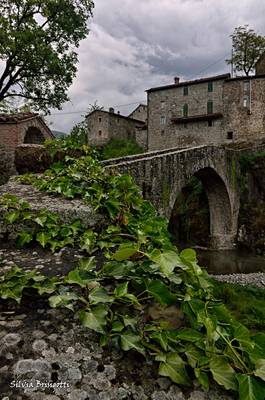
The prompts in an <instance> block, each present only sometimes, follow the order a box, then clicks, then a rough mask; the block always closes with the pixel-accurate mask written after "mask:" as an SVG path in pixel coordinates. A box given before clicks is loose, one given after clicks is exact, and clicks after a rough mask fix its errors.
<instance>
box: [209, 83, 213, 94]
mask: <svg viewBox="0 0 265 400" xmlns="http://www.w3.org/2000/svg"><path fill="white" fill-rule="evenodd" d="M208 92H213V82H208Z"/></svg>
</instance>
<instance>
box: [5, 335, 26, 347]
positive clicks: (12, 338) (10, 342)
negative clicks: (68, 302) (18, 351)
mask: <svg viewBox="0 0 265 400" xmlns="http://www.w3.org/2000/svg"><path fill="white" fill-rule="evenodd" d="M2 340H3V344H4V346H5V347H14V346H16V345H18V343H19V342H20V341H21V340H22V338H21V335H20V334H19V333H8V334H7V335H5V336H4V337H3V339H2Z"/></svg>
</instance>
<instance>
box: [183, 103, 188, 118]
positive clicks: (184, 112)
mask: <svg viewBox="0 0 265 400" xmlns="http://www.w3.org/2000/svg"><path fill="white" fill-rule="evenodd" d="M182 112H183V117H184V118H187V116H188V114H189V106H188V104H184V106H183V110H182Z"/></svg>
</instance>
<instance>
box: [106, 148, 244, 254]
mask: <svg viewBox="0 0 265 400" xmlns="http://www.w3.org/2000/svg"><path fill="white" fill-rule="evenodd" d="M244 151H245V150H244ZM241 154H242V151H241V150H233V149H231V148H227V147H225V146H198V147H193V148H188V149H182V150H179V149H174V148H173V149H168V150H162V151H156V152H149V153H144V154H140V155H137V156H127V157H124V158H117V159H111V160H108V161H105V162H104V164H105V165H107V166H108V167H110V168H115V169H116V170H118V171H119V172H121V173H129V174H130V175H132V176H133V178H134V180H135V182H136V183H137V184H138V185H139V186H140V187H141V189H142V193H143V196H144V197H145V198H146V199H148V200H150V201H151V202H152V203H153V204H154V206H155V207H156V208H157V210H158V211H159V214H160V215H163V216H165V217H167V218H170V215H171V213H172V210H173V207H174V203H175V201H176V197H177V195H178V193H180V192H181V189H182V188H183V187H184V186H185V185H186V184H187V183H188V181H189V179H190V178H191V177H192V176H196V177H197V178H199V179H200V180H201V182H202V184H203V187H204V190H205V192H206V194H207V197H208V202H209V209H210V246H211V247H212V248H215V249H231V248H233V246H234V243H235V240H236V236H237V230H238V213H239V207H240V188H239V179H238V178H239V176H240V166H239V157H240V155H241Z"/></svg>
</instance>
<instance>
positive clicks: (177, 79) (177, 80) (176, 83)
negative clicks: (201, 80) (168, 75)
mask: <svg viewBox="0 0 265 400" xmlns="http://www.w3.org/2000/svg"><path fill="white" fill-rule="evenodd" d="M174 82H175V85H178V84H179V77H178V76H175V78H174Z"/></svg>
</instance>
